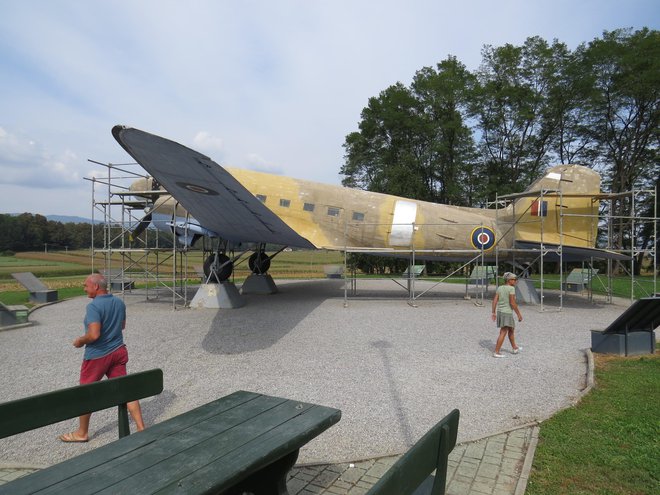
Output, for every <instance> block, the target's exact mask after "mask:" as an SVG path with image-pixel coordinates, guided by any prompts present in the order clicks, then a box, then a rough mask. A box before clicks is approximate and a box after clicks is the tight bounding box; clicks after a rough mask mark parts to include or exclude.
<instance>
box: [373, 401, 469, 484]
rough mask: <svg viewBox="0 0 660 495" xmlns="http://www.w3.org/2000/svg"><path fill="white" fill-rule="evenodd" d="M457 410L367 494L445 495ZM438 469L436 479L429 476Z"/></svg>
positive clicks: (409, 451) (455, 430)
mask: <svg viewBox="0 0 660 495" xmlns="http://www.w3.org/2000/svg"><path fill="white" fill-rule="evenodd" d="M459 415H460V413H459V411H458V409H454V410H453V411H452V412H450V413H449V414H448V415H447V416H445V417H444V418H443V419H442V420H441V421H440V422H439V423H438V424H437V425H435V426H434V427H433V428H431V429H430V430H429V431H428V432H427V433H426V435H424V436H423V437H422V438H421V439H420V440H419V441H418V442H417V443H416V444H415V445H413V446H412V447H411V448H410V450H408V452H406V453H405V454H403V456H402V457H401V458H400V459H399V460H398V461H397V462H396V463H395V464H394V465H393V466H392V467H391V468H390V469H389V470H388V471H387V472H386V473H385V474H384V475H383V477H382V478H381V479H380V480H379V481H378V483H376V484H375V485H374V486H373V487H372V488H371V490H369V492H367V495H411V494H413V493H415V494H417V493H429V494H432V495H442V494H444V493H445V486H446V483H447V459H448V457H449V453H450V452H451V451H452V449H453V448H454V446H455V445H456V437H457V435H458V418H459ZM434 470H435V476H430V474H431V473H432V472H433V471H434Z"/></svg>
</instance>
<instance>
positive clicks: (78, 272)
mask: <svg viewBox="0 0 660 495" xmlns="http://www.w3.org/2000/svg"><path fill="white" fill-rule="evenodd" d="M141 256H142V254H139V253H138V254H134V255H133V257H132V258H130V259H129V258H124V259H122V256H121V255H120V254H118V253H114V254H113V257H112V261H111V266H112V268H115V269H118V268H121V267H122V265H123V266H125V267H126V268H125V269H126V271H127V272H130V273H131V278H132V279H134V280H136V282H137V286H138V287H139V286H140V285H141V283H140V280H142V279H144V278H146V275H145V268H147V269H148V270H149V271H150V272H151V273H154V272H155V271H156V270H158V272H159V274H160V276H162V277H164V278H168V277H169V278H171V276H172V257H171V253H170V252H161V253H159V254H158V257H156V256H155V255H154V253H151V254H150V255H149V257H148V258H141ZM203 264H204V261H203V254H202V253H201V252H199V251H192V252H189V253H188V255H187V278H188V279H189V280H191V281H193V282H199V275H198V274H197V268H199V267H201V266H202V265H203ZM337 264H341V265H343V264H344V256H343V254H342V253H338V252H330V251H312V250H310V251H288V252H282V253H280V254H278V255H277V256H276V257H275V258H274V259H273V261H272V264H271V268H270V270H269V273H270V274H271V275H272V276H273V277H275V278H321V277H325V272H324V271H323V267H324V265H337ZM104 267H105V260H104V257H103V254H102V253H97V254H96V257H95V259H94V260H92V257H91V255H90V252H89V251H69V252H67V253H61V252H60V253H42V252H28V253H17V254H16V255H15V256H0V301H1V302H3V303H5V304H27V302H28V294H27V291H25V290H24V289H23V287H22V286H21V285H20V284H19V283H18V282H16V281H15V280H14V279H13V278H12V277H11V274H12V273H15V272H32V273H34V275H35V276H37V277H38V278H39V279H41V280H42V281H43V283H44V284H45V285H46V286H48V287H49V288H51V289H58V291H59V297H60V299H63V298H66V297H73V296H76V295H83V294H84V293H83V291H82V284H83V281H84V279H85V277H86V276H87V275H88V274H89V273H90V272H91V271H92V268H94V269H103V268H104ZM249 273H250V270H249V268H248V266H247V261H245V262H242V263H237V264H236V266H235V269H234V277H235V280H236V281H237V282H241V281H242V280H243V279H244V278H245V277H247V276H248V275H249Z"/></svg>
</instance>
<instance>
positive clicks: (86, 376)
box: [59, 273, 144, 442]
mask: <svg viewBox="0 0 660 495" xmlns="http://www.w3.org/2000/svg"><path fill="white" fill-rule="evenodd" d="M84 288H85V293H86V294H87V297H89V298H90V299H91V300H92V301H91V302H90V303H89V304H88V305H87V310H86V312H85V320H84V325H85V326H84V328H85V334H84V335H82V336H81V337H78V338H76V339H75V340H74V341H73V346H74V347H77V348H80V347H82V346H85V355H84V358H83V362H82V366H81V367H80V384H81V385H82V384H85V383H93V382H98V381H99V380H101V379H102V378H103V377H104V376H107V377H108V378H115V377H118V376H124V375H126V363H127V362H128V351H127V350H126V346H125V345H124V336H123V330H124V328H125V326H126V305H125V304H124V302H123V301H122V300H121V299H118V298H116V297H114V296H113V295H112V294H108V291H107V282H106V280H105V278H104V277H103V275H101V274H100V273H93V274H91V275H90V276H89V277H87V279H85V286H84ZM126 406H127V408H128V412H130V413H131V416H132V417H133V420H134V421H135V424H136V427H137V430H138V431H141V430H144V422H143V421H142V411H141V409H140V403H139V402H138V401H133V402H129V403H128V404H127V405H126ZM91 416H92V415H91V413H90V414H85V415H83V416H80V425H79V427H78V429H77V430H76V431H72V432H70V433H65V434H64V435H60V437H59V438H60V440H62V441H63V442H86V441H87V440H88V438H89V437H88V432H89V420H90V418H91Z"/></svg>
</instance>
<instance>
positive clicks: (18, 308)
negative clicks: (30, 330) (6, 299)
mask: <svg viewBox="0 0 660 495" xmlns="http://www.w3.org/2000/svg"><path fill="white" fill-rule="evenodd" d="M28 313H29V311H28V308H27V307H26V306H23V305H18V304H16V305H9V306H8V305H5V304H3V303H2V302H0V328H2V327H13V326H15V325H27V324H28Z"/></svg>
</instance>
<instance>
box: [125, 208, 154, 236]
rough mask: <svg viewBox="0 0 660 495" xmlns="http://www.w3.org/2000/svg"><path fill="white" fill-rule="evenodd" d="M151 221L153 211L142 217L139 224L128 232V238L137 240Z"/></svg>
mask: <svg viewBox="0 0 660 495" xmlns="http://www.w3.org/2000/svg"><path fill="white" fill-rule="evenodd" d="M150 223H151V212H149V213H147V214H146V215H145V216H143V217H142V219H141V220H140V221H139V222H138V224H137V225H136V226H135V228H134V229H133V231H132V232H130V233H129V234H128V240H129V242H131V243H132V242H135V239H137V237H138V236H139V235H140V234H141V233H142V232H144V231H145V229H146V228H147V227H148V226H149V224H150Z"/></svg>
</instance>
